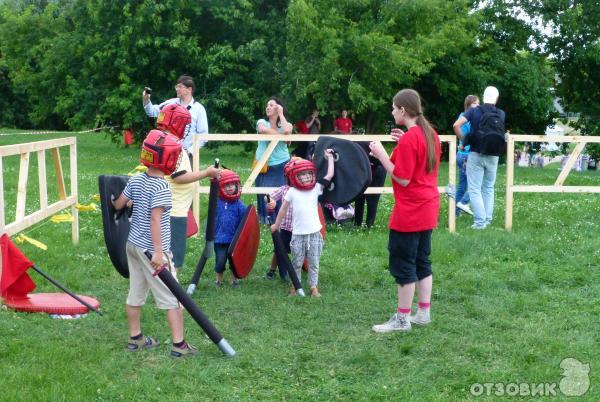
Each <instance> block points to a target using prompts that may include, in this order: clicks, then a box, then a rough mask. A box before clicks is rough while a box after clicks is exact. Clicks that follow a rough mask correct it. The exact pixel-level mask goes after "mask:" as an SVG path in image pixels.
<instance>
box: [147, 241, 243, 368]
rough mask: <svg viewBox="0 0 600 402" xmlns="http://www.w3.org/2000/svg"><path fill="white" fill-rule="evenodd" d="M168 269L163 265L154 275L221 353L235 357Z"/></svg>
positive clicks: (232, 350) (223, 339)
mask: <svg viewBox="0 0 600 402" xmlns="http://www.w3.org/2000/svg"><path fill="white" fill-rule="evenodd" d="M144 254H145V255H146V257H148V259H149V260H151V259H152V254H150V252H149V251H148V250H145V251H144ZM166 267H167V265H163V266H162V267H160V268H159V269H157V270H156V271H154V273H153V275H154V276H158V277H159V278H160V280H161V281H163V283H164V284H165V285H166V286H167V287H168V288H169V290H170V291H171V293H173V295H174V296H175V297H176V298H177V300H179V302H180V303H181V304H182V305H183V307H185V309H186V310H187V312H188V313H190V315H191V316H192V318H193V319H194V321H196V323H197V324H198V325H199V326H200V328H202V330H203V331H204V333H206V335H208V337H209V338H210V340H211V341H213V342H214V344H215V345H217V347H218V348H219V349H220V350H221V352H223V353H224V354H226V355H227V356H229V357H233V356H235V350H234V349H233V348H232V347H231V345H230V344H229V342H227V340H226V339H225V338H223V335H221V333H220V332H219V331H218V330H217V329H216V328H215V326H214V325H213V323H212V322H211V321H210V320H209V319H208V317H207V316H206V314H204V313H203V312H202V310H201V309H200V307H198V306H197V305H196V303H194V301H193V300H192V298H191V296H190V295H189V294H187V293H186V292H185V291H184V290H183V287H181V285H180V284H179V282H177V280H176V279H175V278H174V277H173V275H172V274H171V272H170V271H169V270H168V269H165V268H166Z"/></svg>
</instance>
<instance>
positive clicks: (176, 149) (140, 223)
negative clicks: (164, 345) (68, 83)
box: [113, 130, 198, 358]
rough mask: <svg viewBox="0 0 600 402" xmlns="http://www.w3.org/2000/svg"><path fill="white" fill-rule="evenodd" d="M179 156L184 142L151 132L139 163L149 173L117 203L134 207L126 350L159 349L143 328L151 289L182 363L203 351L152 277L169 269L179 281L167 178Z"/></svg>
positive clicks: (176, 305)
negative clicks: (188, 335) (164, 313)
mask: <svg viewBox="0 0 600 402" xmlns="http://www.w3.org/2000/svg"><path fill="white" fill-rule="evenodd" d="M180 153H181V142H180V141H179V139H178V138H177V137H175V136H174V135H171V134H166V133H163V132H162V131H159V130H152V131H150V133H148V136H147V137H146V139H145V140H144V144H143V145H142V152H141V155H140V162H141V163H143V164H144V165H146V166H147V167H148V170H147V171H146V172H145V173H143V174H140V175H137V176H134V177H132V178H131V180H129V181H128V182H127V185H126V186H125V189H124V190H123V193H122V194H121V195H120V196H119V198H118V199H116V200H115V201H113V205H114V207H115V209H117V210H119V209H122V208H123V207H124V206H125V205H126V204H128V203H130V202H133V203H134V204H135V208H133V213H132V216H131V226H130V231H129V237H128V239H127V245H126V251H127V263H128V266H129V294H128V296H127V302H126V311H127V321H128V323H129V336H130V338H129V342H128V343H127V350H128V351H131V352H136V351H140V350H145V349H151V348H155V347H157V346H159V345H160V343H159V342H158V341H157V340H156V339H155V338H152V337H150V336H144V335H143V333H142V329H141V320H140V317H141V310H142V306H143V305H144V304H145V302H146V297H147V295H148V290H150V291H151V292H152V294H153V296H154V300H155V302H156V306H157V307H158V308H159V309H161V310H166V311H167V322H168V324H169V327H170V329H171V339H172V340H173V346H172V348H171V356H173V357H177V358H178V357H184V356H192V355H194V354H196V353H197V351H198V350H197V349H196V348H195V347H193V346H191V345H189V344H188V343H187V342H186V341H185V339H184V328H183V313H182V309H181V305H180V304H179V301H178V300H177V298H176V297H175V296H174V295H173V294H172V293H171V291H170V290H169V288H167V286H166V285H165V284H164V283H163V282H162V281H161V280H160V279H159V278H158V277H157V276H155V275H153V274H154V273H155V270H157V269H159V268H160V267H162V266H163V265H165V264H166V266H167V269H169V271H171V273H172V274H173V276H174V277H175V278H177V272H176V271H175V270H174V269H173V264H172V260H171V251H170V249H171V244H170V243H171V233H170V229H171V225H170V221H169V210H170V209H171V206H172V201H171V191H170V188H169V183H167V181H166V180H165V179H164V175H166V174H171V173H173V171H174V170H175V169H176V167H177V161H178V160H179V155H180ZM145 250H148V251H149V252H150V253H152V259H151V260H148V258H147V257H146V256H145V254H144V251H145Z"/></svg>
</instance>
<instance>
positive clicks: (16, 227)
mask: <svg viewBox="0 0 600 402" xmlns="http://www.w3.org/2000/svg"><path fill="white" fill-rule="evenodd" d="M66 146H68V147H69V165H70V180H71V186H70V190H71V191H70V194H67V191H66V188H65V180H64V176H63V169H62V163H61V160H60V148H61V147H66ZM47 150H49V151H50V154H51V155H52V159H53V161H54V173H55V175H56V185H57V187H58V201H57V202H54V203H51V204H49V203H48V202H49V201H48V182H47V178H46V151H47ZM32 153H36V154H37V162H38V183H39V186H38V187H39V209H37V210H35V211H33V212H31V213H29V214H28V215H25V213H26V200H27V182H28V179H29V160H30V156H31V154H32ZM12 155H20V164H19V178H18V182H17V183H18V184H17V189H16V191H17V201H16V212H15V220H14V221H13V222H8V223H7V222H5V218H6V216H5V205H6V204H5V198H4V169H3V165H2V159H3V158H4V157H6V156H12ZM75 204H77V144H76V138H75V137H68V138H59V139H55V140H48V141H39V142H29V143H24V144H15V145H5V146H0V233H7V234H8V235H9V236H12V235H14V234H16V233H18V232H20V231H23V230H25V229H27V228H28V227H30V226H32V225H34V224H36V223H38V222H40V221H42V220H44V219H46V218H48V217H49V216H51V215H53V214H55V213H57V212H59V211H61V210H63V209H65V208H68V207H71V215H72V216H73V222H72V224H71V238H72V241H73V244H77V243H78V242H79V214H78V211H77V208H75Z"/></svg>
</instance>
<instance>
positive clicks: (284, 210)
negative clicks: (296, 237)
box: [271, 199, 290, 232]
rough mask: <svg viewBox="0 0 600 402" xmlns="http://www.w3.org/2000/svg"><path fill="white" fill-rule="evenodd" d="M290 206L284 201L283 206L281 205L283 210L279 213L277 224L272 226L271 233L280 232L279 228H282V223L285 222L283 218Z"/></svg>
mask: <svg viewBox="0 0 600 402" xmlns="http://www.w3.org/2000/svg"><path fill="white" fill-rule="evenodd" d="M289 206H290V203H289V201H287V200H286V199H284V200H283V204H281V208H280V209H279V212H278V213H277V219H275V223H274V224H272V225H271V232H277V231H278V230H279V227H280V226H281V221H282V220H283V217H284V216H285V214H286V212H287V210H288V208H289Z"/></svg>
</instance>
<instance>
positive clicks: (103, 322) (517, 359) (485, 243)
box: [0, 134, 600, 401]
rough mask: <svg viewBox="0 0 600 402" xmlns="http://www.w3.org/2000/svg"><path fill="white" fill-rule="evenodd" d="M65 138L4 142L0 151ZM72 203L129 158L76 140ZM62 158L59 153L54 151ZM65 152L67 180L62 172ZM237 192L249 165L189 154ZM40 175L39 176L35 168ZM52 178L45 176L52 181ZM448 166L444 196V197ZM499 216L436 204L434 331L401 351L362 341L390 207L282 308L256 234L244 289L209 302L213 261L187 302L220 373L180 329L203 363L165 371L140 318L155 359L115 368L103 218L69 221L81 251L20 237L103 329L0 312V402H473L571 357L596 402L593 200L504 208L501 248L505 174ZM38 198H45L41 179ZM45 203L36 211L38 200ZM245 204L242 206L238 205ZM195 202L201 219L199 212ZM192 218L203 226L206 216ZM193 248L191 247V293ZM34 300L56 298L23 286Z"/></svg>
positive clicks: (151, 319) (389, 340)
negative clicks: (306, 292)
mask: <svg viewBox="0 0 600 402" xmlns="http://www.w3.org/2000/svg"><path fill="white" fill-rule="evenodd" d="M57 136H65V134H62V135H47V136H27V137H26V136H13V137H10V136H0V145H6V144H8V143H16V142H27V141H36V140H42V139H47V138H55V137H57ZM77 147H78V168H79V177H78V186H79V202H80V203H82V204H87V203H89V202H92V201H93V199H92V196H93V195H94V194H97V193H98V188H97V186H98V185H97V176H98V175H100V174H126V173H127V172H128V171H130V170H131V169H132V168H133V167H135V166H136V164H137V159H136V158H137V156H138V150H137V149H125V148H121V147H117V146H116V145H114V144H111V143H110V141H109V140H108V139H107V137H105V136H104V135H103V134H81V135H78V145H77ZM65 150H66V149H65ZM67 154H68V152H63V163H64V166H63V167H64V169H65V171H66V172H68V163H67V161H66V159H67V158H66V156H67ZM217 154H218V156H219V157H220V158H221V160H222V161H223V163H225V164H226V165H227V166H229V167H232V168H234V169H236V170H237V171H238V172H239V173H240V175H241V176H242V178H245V177H247V176H248V174H249V171H250V170H249V167H250V162H251V159H252V158H251V154H245V153H244V152H243V147H242V146H234V145H223V146H221V147H219V148H218V149H217V150H216V151H215V150H208V151H203V153H202V161H203V164H208V163H209V162H210V160H212V158H214V157H215V156H216V155H217ZM47 159H48V163H49V166H50V163H51V158H49V157H48V156H47ZM3 163H4V170H3V172H2V173H3V178H4V183H5V198H6V204H7V205H6V206H5V214H6V216H7V220H8V219H12V218H14V202H15V199H16V196H15V195H14V194H15V192H16V191H15V189H16V180H17V177H16V176H17V174H18V159H17V157H9V158H5V160H4V161H3ZM36 163H37V162H36V161H35V158H32V161H31V166H30V171H31V172H32V173H31V181H30V183H29V189H30V192H29V193H28V196H29V197H30V198H31V199H30V200H29V201H28V204H27V205H28V210H33V208H35V207H36V201H35V200H34V199H33V198H36V197H37V173H36V172H37V171H36V170H34V169H35V164H36ZM49 171H50V170H49ZM446 172H447V165H446V164H444V165H443V166H442V171H441V173H440V185H445V184H446V183H445V177H446ZM498 172H499V173H498V182H497V185H496V191H497V193H496V194H497V197H496V210H495V220H494V222H493V224H492V226H491V227H490V228H489V229H487V230H485V231H473V230H470V229H469V226H470V224H471V223H472V222H471V219H469V218H468V217H465V216H463V217H459V218H458V220H457V233H456V234H450V233H449V232H448V231H447V229H446V225H447V218H446V216H447V205H448V204H447V201H446V199H445V197H442V203H441V204H442V208H441V210H440V217H441V218H440V228H439V229H438V230H436V231H435V232H434V236H433V254H432V260H433V264H434V268H433V269H434V288H433V300H432V318H433V323H432V325H430V326H428V327H425V328H413V330H412V331H411V332H409V333H393V334H386V335H379V334H375V333H373V332H371V326H372V325H373V324H376V323H381V322H383V321H385V320H387V319H388V318H389V316H390V314H392V313H393V312H394V309H395V304H396V298H395V286H394V284H393V281H392V279H391V277H390V276H389V274H388V273H387V270H386V266H387V250H386V242H387V219H388V217H389V213H390V211H391V208H392V205H393V199H392V197H391V196H390V195H384V196H382V200H381V203H380V210H379V215H378V218H377V222H376V225H375V227H374V228H372V229H371V230H366V229H355V228H353V227H346V226H344V227H336V226H330V227H328V228H327V229H328V232H327V239H326V246H325V249H324V252H323V256H322V260H321V275H320V287H321V290H322V294H323V297H321V298H320V299H311V298H289V297H287V291H288V285H286V284H283V283H281V282H279V281H273V282H269V281H266V280H264V279H263V275H264V272H265V268H266V267H267V265H268V263H269V260H270V253H271V245H270V244H269V243H270V236H269V235H268V232H267V230H266V229H263V231H262V238H261V245H260V250H259V256H258V259H257V262H256V265H255V268H254V270H253V272H252V273H251V275H250V276H249V278H248V279H246V280H244V281H242V285H241V288H239V289H232V288H229V287H227V286H225V287H224V288H221V289H217V288H215V287H214V286H213V285H212V283H213V280H214V273H213V272H212V261H210V262H209V264H208V265H207V267H206V269H205V271H204V275H203V277H202V279H201V281H200V284H199V289H198V290H197V292H196V294H195V295H194V299H195V300H196V302H197V303H198V304H199V305H200V306H201V308H202V309H204V311H205V312H206V314H207V315H208V316H209V317H210V318H211V320H212V321H213V323H214V324H215V326H216V327H217V328H218V329H219V330H220V331H221V332H222V333H223V335H224V336H225V337H226V338H227V340H228V341H229V342H230V343H231V345H232V346H233V347H234V348H235V349H236V351H237V353H238V354H237V356H236V357H235V358H234V359H228V358H225V357H223V356H222V354H221V352H220V351H219V350H218V349H217V348H216V347H215V346H214V345H213V344H212V343H211V342H210V340H208V338H207V337H206V336H205V335H204V334H203V332H202V331H201V330H200V329H199V327H198V326H197V325H196V324H195V323H194V322H193V320H192V319H191V318H190V317H189V316H187V315H186V334H187V335H186V336H187V339H188V340H189V341H190V342H191V343H192V344H194V345H196V346H197V347H198V348H199V349H200V353H201V354H200V356H198V357H197V358H195V359H189V360H185V361H174V360H172V359H171V358H170V357H169V356H168V351H169V346H168V341H169V340H168V337H169V331H168V328H167V325H166V321H165V319H164V316H163V315H162V314H161V313H160V312H159V311H158V310H156V309H155V308H154V307H153V303H152V301H149V303H148V305H147V306H146V308H145V309H144V313H143V317H142V322H143V328H144V332H145V333H146V334H150V335H153V336H156V337H158V338H159V339H160V340H161V341H163V342H164V344H163V345H162V346H161V347H160V348H159V349H158V350H154V351H150V352H143V353H139V354H130V353H127V352H126V351H125V344H126V340H127V323H126V318H125V312H124V301H125V297H126V294H127V289H128V282H127V280H125V279H123V278H122V277H121V276H119V275H118V274H117V272H116V271H115V269H114V268H113V267H112V265H111V263H110V260H109V258H108V255H107V253H106V249H105V246H104V241H103V233H102V223H101V218H100V213H99V212H81V213H80V244H79V245H78V246H73V245H72V244H71V241H70V230H71V229H70V225H69V224H66V223H63V224H53V223H50V222H49V221H46V222H43V223H40V224H38V225H37V226H35V227H32V228H30V229H28V230H26V231H25V234H26V235H28V236H30V237H32V238H35V239H37V240H40V241H42V242H44V243H45V244H47V245H48V251H42V250H40V249H38V248H36V247H33V246H31V245H29V244H27V243H25V244H23V245H21V246H19V247H20V249H21V250H22V251H23V252H24V253H25V255H27V256H28V257H29V258H30V259H31V260H32V261H33V262H34V263H36V264H37V265H38V266H39V267H40V268H42V269H44V270H46V271H47V272H48V273H50V274H51V275H52V276H54V277H55V278H57V279H58V280H60V281H61V282H62V283H64V284H65V285H67V286H68V287H70V288H71V289H73V290H75V291H76V292H78V293H79V294H87V295H91V296H94V297H96V298H98V299H99V300H100V302H101V303H102V306H101V308H102V311H103V312H104V316H103V317H99V316H97V315H95V314H91V315H88V316H86V317H84V318H82V319H77V320H57V319H51V318H49V316H47V315H44V314H24V313H15V312H12V311H7V310H4V309H3V310H2V311H0V339H1V341H0V385H1V387H0V400H2V401H93V400H97V401H120V400H123V401H159V400H160V401H165V400H167V401H198V400H307V401H308V400H310V401H312V400H324V401H328V400H343V401H345V400H361V401H363V400H407V399H410V400H441V401H446V400H470V399H483V400H485V399H492V398H494V397H495V394H494V392H496V391H497V388H493V389H492V390H491V394H490V396H486V394H485V393H484V395H483V396H480V397H476V396H474V395H472V394H471V393H470V387H471V385H472V384H477V383H479V384H485V383H494V384H496V383H501V384H505V385H507V384H522V383H527V384H541V383H555V384H556V388H555V390H556V392H557V396H556V397H553V396H552V395H550V397H549V398H548V399H557V398H558V399H566V397H565V396H564V395H562V394H561V393H560V390H559V386H558V383H559V382H560V381H561V378H562V377H561V373H562V370H561V368H560V362H561V361H562V360H563V359H565V358H568V357H571V358H575V359H577V360H579V361H581V362H583V363H586V364H589V365H590V366H591V371H590V374H589V380H590V384H591V385H590V388H589V390H588V391H587V393H586V394H585V395H584V396H583V397H582V399H583V400H600V391H599V390H598V384H599V380H600V375H599V374H598V373H599V370H598V369H599V368H600V351H599V348H598V344H599V333H600V331H599V330H600V325H599V324H600V323H599V317H600V305H599V303H598V300H599V299H600V274H599V269H600V235H599V230H598V221H599V220H600V199H599V197H598V195H593V194H566V195H560V194H528V195H525V194H516V195H515V207H514V225H513V232H512V233H509V232H506V231H504V230H503V229H502V228H503V224H504V213H503V211H504V207H503V206H504V182H505V177H504V174H505V166H501V167H500V168H499V170H498ZM557 175H558V166H556V165H551V166H548V167H546V168H544V169H533V168H528V169H523V168H517V169H516V177H517V179H516V183H519V184H525V183H531V184H534V183H535V184H550V183H553V181H554V180H555V178H556V177H557ZM48 180H49V182H52V181H51V180H52V179H51V175H50V174H49V179H48ZM566 184H567V185H575V184H577V185H600V173H596V172H583V173H572V174H571V176H570V177H569V178H568V179H567V182H566ZM53 196H54V197H56V195H52V193H51V195H50V198H52V197H53ZM243 200H244V201H245V202H246V203H248V202H252V197H250V196H244V198H243ZM205 201H206V200H205V199H204V204H203V210H205V206H206V203H205ZM203 212H204V211H203ZM202 247H203V240H202V236H200V237H199V238H196V239H191V240H189V242H188V255H187V257H186V263H185V268H184V270H183V272H182V273H181V275H180V280H181V282H182V283H183V284H187V283H188V282H189V279H190V277H191V274H192V270H193V266H195V262H196V261H197V259H198V257H199V255H200V253H201V251H202ZM31 275H32V277H33V278H34V280H35V281H36V282H37V284H38V289H37V290H36V291H38V292H42V291H51V292H52V291H55V289H54V288H53V287H52V285H50V284H49V283H47V282H46V281H45V280H44V279H43V278H41V277H40V276H38V275H37V274H35V273H32V274H31Z"/></svg>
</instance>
